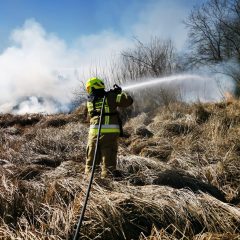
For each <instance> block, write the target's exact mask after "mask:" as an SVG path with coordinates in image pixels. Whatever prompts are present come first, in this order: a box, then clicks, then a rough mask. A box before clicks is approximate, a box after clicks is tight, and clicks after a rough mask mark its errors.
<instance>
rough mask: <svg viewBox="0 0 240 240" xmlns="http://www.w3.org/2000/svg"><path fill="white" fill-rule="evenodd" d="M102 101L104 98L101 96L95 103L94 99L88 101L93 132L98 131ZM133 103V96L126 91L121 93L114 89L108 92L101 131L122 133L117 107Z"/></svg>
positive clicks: (91, 131) (91, 130)
mask: <svg viewBox="0 0 240 240" xmlns="http://www.w3.org/2000/svg"><path fill="white" fill-rule="evenodd" d="M102 102H103V98H99V99H98V100H96V101H95V103H93V102H92V101H88V102H87V108H88V113H89V115H90V117H91V119H90V130H89V131H90V133H91V134H97V133H98V124H99V119H100V112H101V107H102ZM132 103H133V99H132V97H131V96H129V95H128V94H127V93H125V92H122V93H120V94H117V93H116V92H114V91H109V92H107V95H106V101H105V105H104V111H103V113H104V114H103V119H102V127H101V133H104V134H105V133H120V127H119V116H118V112H117V107H128V106H130V105H131V104H132ZM94 105H95V107H94Z"/></svg>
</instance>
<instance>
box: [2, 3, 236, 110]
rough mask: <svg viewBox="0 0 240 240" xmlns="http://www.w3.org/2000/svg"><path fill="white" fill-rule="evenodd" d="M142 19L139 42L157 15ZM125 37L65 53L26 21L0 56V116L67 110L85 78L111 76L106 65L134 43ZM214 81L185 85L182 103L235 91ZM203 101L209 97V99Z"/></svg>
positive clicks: (90, 41) (103, 37) (94, 38)
mask: <svg viewBox="0 0 240 240" xmlns="http://www.w3.org/2000/svg"><path fill="white" fill-rule="evenodd" d="M152 8H153V6H152V7H151V8H149V9H146V12H149V14H150V10H151V9H152ZM179 11H180V10H179ZM180 12H181V11H180ZM145 18H146V19H148V21H146V22H144V21H143V16H142V17H141V15H140V20H139V23H138V24H135V25H134V26H132V31H133V34H134V33H136V35H137V34H138V36H141V34H143V32H144V31H143V30H144V29H150V28H149V25H152V24H153V22H155V21H157V20H158V18H157V14H156V12H155V11H153V12H152V17H151V18H147V17H146V16H145ZM155 25H156V24H155ZM155 25H153V26H155ZM151 29H152V28H151ZM179 31H180V30H179ZM126 36H127V34H126ZM126 36H124V35H121V36H120V35H118V34H116V33H115V32H113V31H110V30H109V31H102V32H100V33H98V34H95V35H94V34H92V35H88V36H81V37H79V39H77V40H76V41H75V44H74V45H73V46H72V47H69V46H68V45H67V44H66V43H65V42H64V41H63V40H62V39H60V38H59V37H57V36H56V35H55V34H52V33H48V32H46V31H45V29H44V28H43V27H42V26H41V25H40V24H39V23H38V22H36V21H35V20H34V19H30V20H27V21H26V22H25V23H24V25H23V26H22V27H21V28H18V29H15V30H14V31H13V32H12V33H11V36H10V40H11V44H10V46H9V47H8V48H6V49H5V50H4V51H2V52H0V89H1V95H0V113H6V112H12V113H15V114H24V113H26V112H29V113H33V112H37V113H39V112H41V113H57V112H67V111H69V110H71V107H72V106H71V100H72V93H73V90H76V89H80V88H81V89H82V91H84V89H83V84H82V83H83V82H85V81H86V79H87V78H88V77H90V76H93V75H95V74H96V73H97V70H98V69H100V71H101V73H102V72H104V73H105V76H111V71H112V68H111V67H112V66H111V67H109V61H110V62H111V60H112V59H114V58H116V56H118V54H119V53H120V52H121V51H122V50H125V49H126V48H131V46H132V40H130V39H129V38H128V37H126ZM173 37H174V36H173ZM182 42H183V40H181V41H180V43H181V45H182ZM180 43H179V44H180ZM203 72H204V74H205V75H208V72H209V69H208V70H206V69H203V71H202V72H194V74H196V73H197V74H198V73H199V74H200V75H202V73H203ZM108 74H109V75H108ZM217 79H218V80H219V82H220V84H217V83H216V81H208V82H204V84H203V82H202V81H201V82H199V83H198V82H197V81H195V82H194V81H192V82H191V84H190V83H189V82H188V83H186V84H185V86H186V91H185V92H186V94H188V95H186V99H187V100H189V99H190V100H191V99H192V97H191V96H194V94H195V93H196V91H195V90H196V89H198V90H199V89H201V91H200V93H199V95H198V98H199V99H201V100H204V99H205V100H208V99H209V100H211V98H212V99H214V100H216V99H219V98H220V95H221V94H220V95H219V86H220V88H222V89H225V88H226V86H225V85H227V88H228V89H229V88H233V84H232V83H231V81H225V80H226V78H225V77H224V79H223V76H221V75H219V76H218V77H217ZM228 80H229V79H228ZM183 85H184V83H183ZM223 91H224V90H223ZM204 94H205V95H204ZM207 95H208V96H209V95H210V96H212V97H211V98H209V97H208V98H207V97H206V96H207ZM188 96H189V98H188Z"/></svg>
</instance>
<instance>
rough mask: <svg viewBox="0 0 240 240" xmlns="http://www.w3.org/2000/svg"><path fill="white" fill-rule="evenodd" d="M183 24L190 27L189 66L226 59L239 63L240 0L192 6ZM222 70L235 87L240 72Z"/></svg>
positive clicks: (210, 0)
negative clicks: (234, 83)
mask: <svg viewBox="0 0 240 240" xmlns="http://www.w3.org/2000/svg"><path fill="white" fill-rule="evenodd" d="M185 24H186V26H187V27H188V29H189V40H190V48H191V52H190V54H189V58H188V62H189V66H190V67H191V66H199V65H202V64H215V63H219V62H222V61H228V60H234V62H237V64H239V65H240V0H209V1H207V2H206V3H205V4H203V5H202V6H200V7H199V8H194V9H193V11H192V12H191V14H190V15H189V17H188V19H187V21H186V22H185ZM225 74H227V75H229V76H231V77H232V78H233V80H234V81H235V82H236V83H237V84H236V88H238V86H239V82H240V79H239V74H240V72H237V73H236V71H235V72H230V71H229V70H227V71H226V72H225ZM236 92H239V91H238V90H237V89H236Z"/></svg>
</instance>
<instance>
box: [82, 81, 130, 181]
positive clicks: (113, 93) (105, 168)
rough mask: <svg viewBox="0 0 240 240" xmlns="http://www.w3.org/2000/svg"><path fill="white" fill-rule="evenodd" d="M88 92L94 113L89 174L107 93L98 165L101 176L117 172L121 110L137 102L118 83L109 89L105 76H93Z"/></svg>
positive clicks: (87, 164) (87, 163) (90, 138)
mask: <svg viewBox="0 0 240 240" xmlns="http://www.w3.org/2000/svg"><path fill="white" fill-rule="evenodd" d="M86 90H87V92H88V94H89V95H88V101H87V109H88V114H89V116H90V129H89V135H88V144H87V159H86V166H85V174H89V173H90V171H91V167H92V163H93V158H94V153H95V146H96V140H97V134H98V126H99V125H98V124H99V119H100V112H101V107H102V102H103V98H104V96H106V101H105V105H104V109H103V118H102V127H101V134H100V139H99V148H98V155H97V157H96V168H97V169H100V164H101V170H102V171H101V177H102V178H105V177H107V176H112V175H113V176H114V172H116V171H115V170H116V164H117V149H118V138H119V136H120V135H122V126H121V120H120V118H119V113H118V111H117V108H118V107H128V106H130V105H131V104H132V103H133V99H132V97H130V96H129V95H128V94H127V93H125V92H122V89H121V88H120V87H118V86H117V85H115V87H114V89H112V90H110V91H105V85H104V82H103V80H101V79H99V78H96V77H94V78H90V79H89V80H88V81H87V83H86Z"/></svg>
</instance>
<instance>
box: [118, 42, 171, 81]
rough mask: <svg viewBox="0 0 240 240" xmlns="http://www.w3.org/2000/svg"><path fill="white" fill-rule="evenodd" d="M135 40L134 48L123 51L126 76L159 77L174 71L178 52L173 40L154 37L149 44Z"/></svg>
mask: <svg viewBox="0 0 240 240" xmlns="http://www.w3.org/2000/svg"><path fill="white" fill-rule="evenodd" d="M135 40H136V45H135V47H134V48H133V49H129V50H126V51H124V52H122V73H123V75H124V78H126V79H139V78H142V77H159V76H163V75H168V74H171V73H172V72H173V71H174V69H175V66H176V63H175V58H176V56H175V55H176V54H175V50H174V47H173V43H172V41H171V40H167V41H163V40H161V39H160V38H158V37H154V38H151V40H150V42H149V43H147V44H144V43H143V42H141V41H139V40H137V39H135Z"/></svg>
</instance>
